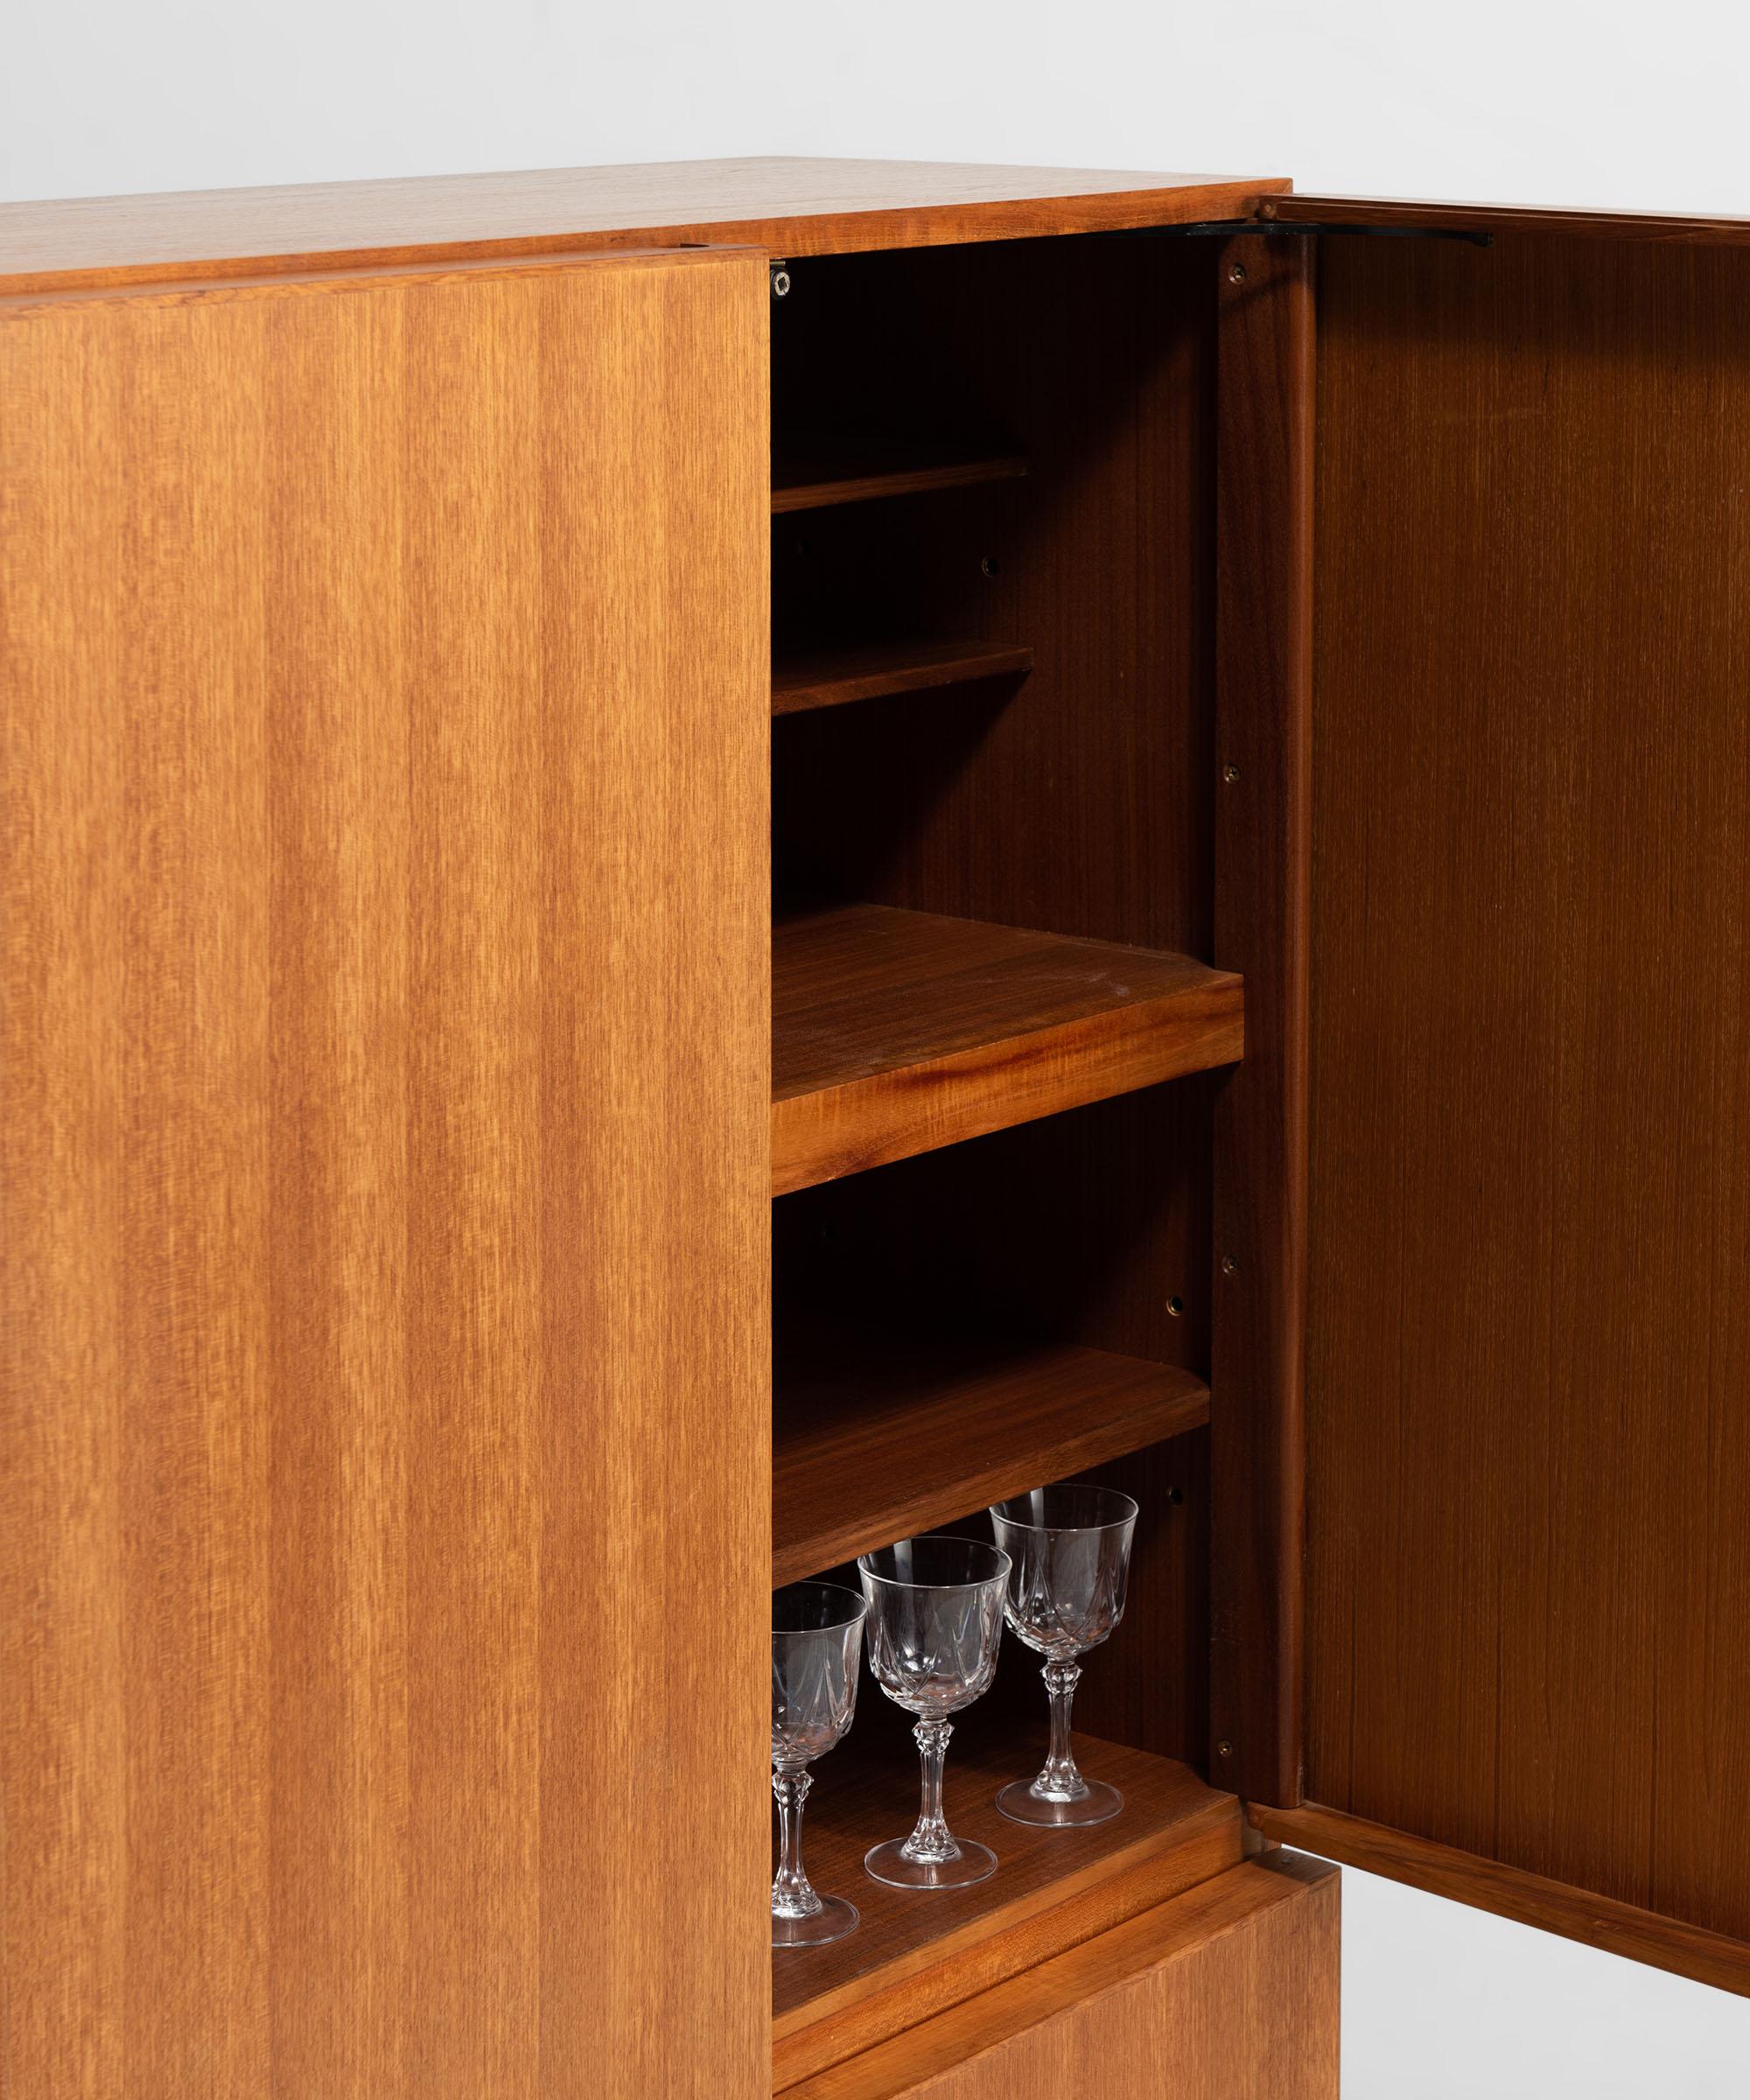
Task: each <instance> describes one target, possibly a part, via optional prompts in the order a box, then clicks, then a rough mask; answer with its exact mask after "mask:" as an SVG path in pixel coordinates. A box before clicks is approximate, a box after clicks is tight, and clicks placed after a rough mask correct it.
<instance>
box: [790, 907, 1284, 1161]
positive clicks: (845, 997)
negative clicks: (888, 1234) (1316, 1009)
mask: <svg viewBox="0 0 1750 2100" xmlns="http://www.w3.org/2000/svg"><path fill="white" fill-rule="evenodd" d="M772 976H773V982H772V998H773V1030H774V1047H773V1061H772V1189H773V1194H774V1195H781V1194H786V1193H787V1192H788V1191H789V1190H792V1189H797V1188H805V1187H809V1186H810V1185H811V1184H813V1183H815V1182H819V1181H825V1180H836V1179H837V1178H838V1177H839V1176H841V1175H844V1174H851V1173H859V1172H861V1171H863V1170H864V1169H865V1168H867V1167H871V1166H879V1165H881V1164H882V1163H883V1162H884V1161H886V1160H892V1159H905V1158H907V1157H908V1156H909V1155H910V1154H912V1153H914V1152H925V1151H929V1150H932V1149H934V1148H935V1147H936V1146H939V1145H952V1144H955V1143H956V1142H958V1141H959V1140H961V1139H963V1138H976V1137H978V1136H980V1135H981V1134H983V1133H984V1132H985V1131H995V1130H1001V1129H1004V1128H1005V1127H1006V1126H1008V1125H1009V1124H1015V1123H1020V1122H1023V1121H1026V1120H1027V1119H1028V1118H1030V1117H1038V1116H1049V1115H1052V1114H1054V1113H1056V1112H1057V1111H1058V1110H1063V1109H1068V1108H1075V1107H1076V1106H1078V1105H1080V1104H1081V1103H1084V1102H1089V1101H1098V1100H1102V1099H1103V1098H1105V1097H1106V1096H1109V1095H1112V1094H1119V1093H1124V1092H1125V1091H1127V1090H1129V1089H1132V1088H1137V1087H1147V1086H1152V1085H1154V1084H1156V1083H1157V1082H1159V1081H1162V1080H1166V1079H1173V1078H1177V1077H1179V1076H1180V1075H1181V1074H1184V1073H1187V1072H1197V1071H1203V1070H1207V1069H1208V1068H1209V1067H1211V1066H1214V1065H1221V1064H1227V1063H1229V1062H1231V1061H1233V1060H1234V1059H1236V1058H1237V1057H1238V1056H1239V1055H1240V1054H1241V1051H1242V1048H1243V1033H1244V1031H1243V1010H1242V999H1241V985H1240V980H1239V978H1238V977H1235V976H1233V975H1232V974H1231V973H1230V972H1222V971H1218V970H1208V969H1206V968H1205V966H1204V965H1203V964H1202V963H1194V962H1193V961H1192V960H1191V959H1190V958H1189V957H1188V956H1171V955H1161V954H1157V953H1153V952H1151V951H1150V950H1148V949H1134V948H1124V947H1120V946H1118V945H1117V944H1116V943H1113V942H1101V941H1072V940H1065V939H1063V938H1061V936H1059V935H1052V934H1036V933H1027V932H1024V931H1023V930H1021V929H1020V928H1016V927H1005V926H984V925H980V924H978V923H977V921H972V920H966V919H944V918H942V917H940V916H938V915H936V914H928V913H922V912H903V911H896V910H893V909H891V908H888V907H883V906H879V905H847V906H842V907H836V908H834V909H831V910H828V911H821V912H810V913H804V914H798V915H796V916H795V917H791V918H787V919H782V920H781V921H779V923H778V925H777V927H776V928H775V930H774V939H773V973H772Z"/></svg>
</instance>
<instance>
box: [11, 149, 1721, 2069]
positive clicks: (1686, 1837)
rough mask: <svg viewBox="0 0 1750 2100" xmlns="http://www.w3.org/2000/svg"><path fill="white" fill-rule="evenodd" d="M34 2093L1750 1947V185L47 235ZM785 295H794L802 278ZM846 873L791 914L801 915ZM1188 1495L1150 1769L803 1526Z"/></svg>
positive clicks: (1001, 2017) (34, 1420) (1254, 2064)
mask: <svg viewBox="0 0 1750 2100" xmlns="http://www.w3.org/2000/svg"><path fill="white" fill-rule="evenodd" d="M0 271H4V283H0V386H3V387H4V416H0V448H4V458H0V592H4V598H3V599H0V650H3V651H4V693H3V694H0V698H4V709H5V715H6V739H7V741H6V746H5V758H4V787H5V796H6V821H5V825H4V838H0V853H4V864H5V872H4V885H5V900H6V901H5V911H6V921H5V951H4V952H5V964H4V969H5V979H4V988H5V1009H4V1012H5V1031H6V1035H5V1105H4V1124H0V1143H4V1204H5V1213H4V1264H5V1277H6V1298H5V1316H4V1346H5V1352H6V1357H5V1362H6V1380H5V1417H4V1471H0V1573H3V1574H4V1590H0V1643H4V1686H5V1697H4V1704H0V1779H4V1810H5V1824H4V1830H5V1836H4V1845H5V1861H4V1920H5V1963H6V1981H5V1991H4V2026H0V2083H4V2084H5V2086H6V2089H7V2091H8V2093H9V2094H11V2095H13V2096H17V2100H50V2096H52V2100H73V2096H84V2100H145V2096H154V2100H156V2096H178V2100H186V2096H190V2095H205V2094H213V2095H221V2094H222V2095H227V2096H239V2100H258V2096H259V2100H269V2096H272V2100H294V2096H296V2100H306V2096H307V2100H354V2096H360V2100H363V2096H370V2100H397V2096H400V2100H442V2096H458V2100H459V2096H482V2095H488V2094H489V2095H492V2096H494V2100H497V2096H512V2095H523V2096H531V2100H532V2096H536V2095H540V2096H542V2100H545V2096H562V2095H573V2094H577V2095H581V2094H585V2093H588V2094H591V2095H594V2094H598V2093H604V2092H606V2093H609V2094H613V2095H615V2096H625V2100H634V2096H650V2095H655V2094H662V2095H673V2096H711V2100H757V2096H760V2095H761V2094H765V2093H767V2092H770V2091H772V2090H774V2089H778V2090H781V2091H783V2092H786V2093H788V2094H790V2095H792V2096H795V2100H851V2096H857V2100H888V2096H897V2095H900V2094H908V2095H924V2094H928V2095H930V2096H939V2100H984V2096H991V2100H1023V2096H1031V2095H1033V2094H1039V2095H1044V2094H1047V2093H1058V2092H1061V2091H1068V2090H1071V2089H1074V2090H1075V2092H1077V2093H1078V2094H1082V2095H1086V2096H1089V2100H1096V2096H1103V2095H1108V2096H1120V2095H1129V2094H1131V2093H1136V2092H1142V2091H1151V2090H1153V2089H1155V2088H1156V2086H1157V2085H1159V2084H1162V2083H1164V2082H1169V2081H1170V2082H1172V2084H1173V2090H1174V2091H1175V2092H1177V2093H1181V2094H1184V2095H1186V2096H1187V2100H1226V2096H1242V2095H1245V2096H1253V2095H1256V2096H1259V2100H1262V2096H1266V2095H1268V2096H1271V2100H1315V2096H1328V2095H1330V2094H1331V2093H1332V2092H1333V2091H1334V2088H1335V2082H1336V1950H1337V1940H1336V1934H1337V1880H1336V1874H1335V1871H1334V1869H1331V1868H1328V1867H1325V1866H1315V1865H1313V1864H1311V1863H1310V1862H1308V1861H1307V1860H1306V1859H1301V1858H1299V1857H1298V1856H1297V1855H1296V1853H1294V1852H1292V1851H1291V1852H1285V1851H1282V1850H1280V1849H1278V1847H1279V1845H1288V1846H1290V1847H1300V1848H1304V1849H1306V1850H1310V1851H1313V1852H1318V1853H1320V1854H1321V1855H1323V1856H1324V1857H1326V1858H1328V1859H1339V1860H1348V1861H1353V1862H1355V1863H1358V1864H1360V1865H1362V1866H1368V1867H1370V1868H1373V1869H1375V1870H1376V1871H1380V1872H1383V1873H1389V1874H1395V1875H1397V1876H1398V1877H1400V1878H1401V1879H1404V1880H1408V1881H1411V1882H1415V1883H1418V1884H1419V1885H1421V1886H1423V1887H1427V1888H1431V1889H1434V1890H1436V1891H1438V1892H1439V1893H1441V1894H1448V1895H1452V1896H1455V1897H1458V1898H1460V1899H1461V1900H1463V1901H1470V1902H1474V1903H1480V1904H1483V1905H1486V1906H1488V1907H1490V1908H1495V1909H1498V1910H1502V1911H1504V1912H1506V1913H1507V1914H1509V1915H1512V1916H1516V1917H1519V1918H1523V1919H1528V1920H1530V1921H1531V1922H1536V1923H1538V1924H1542V1925H1545V1926H1548V1927H1550V1928H1551V1929H1555V1930H1557V1931H1560V1932H1566V1933H1570V1934H1573V1935H1575V1936H1579V1937H1582V1938H1586V1939H1589V1940H1591V1941H1593V1942H1594V1943H1598V1944H1600V1945H1603V1946H1607V1947H1609V1948H1612V1949H1614V1950H1616V1951H1618V1952H1620V1953H1625V1954H1629V1955H1633V1956H1635V1957H1639V1958H1641V1959H1642V1960H1645V1961H1649V1962H1654V1963H1657V1964H1662V1965H1663V1966H1665V1967H1668V1968H1670V1969H1674V1970H1677V1971H1683V1972H1684V1973H1687V1974H1690V1975H1693V1976H1698V1977H1701V1978H1705V1979H1706V1980H1707V1981H1709V1982H1711V1983H1713V1984H1716V1985H1722V1986H1725V1987H1726V1988H1729V1989H1733V1990H1738V1991H1750V1852H1747V1849H1746V1847H1745V1845H1744V1843H1743V1832H1744V1829H1745V1826H1746V1823H1747V1819H1750V1434H1747V1430H1750V1397H1747V1383H1746V1373H1745V1369H1744V1366H1745V1363H1746V1362H1747V1361H1750V705H1747V704H1746V699H1747V694H1750V590H1747V588H1746V585H1747V578H1750V494H1747V490H1750V476H1747V461H1750V348H1747V332H1746V322H1747V318H1750V233H1747V229H1746V228H1744V227H1741V226H1739V225H1736V224H1733V223H1726V222H1699V221H1698V222H1689V221H1672V220H1644V221H1642V220H1634V219H1627V218H1596V217H1588V216H1586V215H1583V214H1539V213H1525V212H1509V211H1501V210H1473V209H1469V208H1465V207H1444V206H1434V205H1427V206H1424V205H1402V204H1385V203H1378V204H1376V203H1365V202H1355V201H1353V200H1332V199H1309V198H1303V197H1299V196H1296V195H1293V194H1292V193H1291V192H1290V191H1289V188H1288V186H1287V185H1285V184H1284V183H1281V182H1276V181H1250V182H1225V181H1223V182H1217V181H1213V180H1208V179H1202V178H1197V177H1172V176H1163V177H1138V176H1129V175H1108V174H1087V175H1084V174H1073V173H1068V172H1063V171H1056V170H1027V169H1021V170H1003V169H983V168H955V167H936V166H919V167H910V166H904V165H879V164H867V163H856V162H847V163H833V162H806V161H798V162H784V161H758V162H731V163H722V164H702V165H681V166H675V167H657V168H644V169H627V170H597V171H584V172H571V173H564V174H550V175H528V176H502V177H493V178H470V179H453V180H440V181H431V182H389V183H367V184H358V185H353V186H344V187H339V188H335V189H327V190H287V191H272V192H254V193H236V194H235V195H216V194H215V195H211V196H193V197H185V198H168V199H123V200H107V201H106V200H99V201H95V202H85V203H71V204H66V205H45V206H15V207H4V209H0ZM780 295H781V296H780ZM774 907H775V908H774ZM1087 1470H1097V1471H1099V1472H1100V1473H1101V1474H1102V1476H1103V1477H1107V1478H1112V1479H1115V1480H1117V1481H1121V1482H1124V1483H1126V1484H1128V1485H1129V1486H1131V1488H1133V1490H1134V1492H1135V1493H1136V1494H1137V1495H1138V1499H1139V1501H1140V1502H1141V1503H1142V1506H1143V1512H1144V1515H1143V1519H1142V1523H1141V1526H1140V1530H1139V1534H1138V1543H1137V1555H1136V1566H1135V1573H1134V1579H1133V1586H1132V1597H1131V1610H1130V1613H1129V1614H1128V1616H1127V1618H1126V1621H1125V1623H1124V1627H1123V1628H1121V1630H1120V1632H1119V1633H1118V1635H1117V1636H1116V1637H1115V1638H1114V1639H1113V1641H1112V1642H1110V1644H1109V1646H1108V1647H1106V1648H1105V1649H1102V1650H1101V1651H1100V1652H1099V1653H1098V1654H1096V1656H1092V1657H1090V1658H1089V1666H1088V1670H1087V1675H1086V1678H1085V1681H1084V1684H1083V1687H1082V1694H1081V1697H1080V1699H1079V1701H1078V1715H1077V1718H1078V1722H1079V1723H1081V1724H1082V1726H1084V1727H1085V1729H1086V1731H1087V1732H1088V1734H1089V1737H1090V1738H1091V1739H1092V1740H1091V1742H1090V1744H1089V1748H1088V1752H1087V1757H1086V1762H1087V1763H1088V1764H1089V1767H1090V1768H1093V1769H1095V1770H1096V1771H1099V1772H1101V1773H1103V1775H1110V1777H1112V1778H1113V1779H1115V1780H1116V1781H1117V1782H1118V1783H1119V1784H1120V1785H1121V1786H1122V1787H1123V1789H1124V1792H1125V1795H1126V1797H1127V1804H1128V1805H1127V1809H1126V1812H1125V1814H1124V1816H1123V1817H1120V1818H1119V1819H1118V1820H1117V1822H1115V1823H1113V1824H1108V1825H1105V1826H1103V1827H1102V1828H1100V1829H1098V1830H1096V1831H1088V1832H1082V1833H1062V1832H1037V1831H1025V1830H1022V1829H1020V1828H1019V1826H1012V1825H1006V1824H1005V1825H1001V1826H998V1825H997V1824H996V1818H995V1815H994V1810H992V1809H991V1805H990V1803H991V1795H992V1793H993V1792H994V1790H995V1788H996V1786H997V1784H998V1782H999V1781H1000V1780H1001V1779H1003V1778H1005V1777H1008V1776H1010V1775H1012V1774H1013V1773H1015V1772H1016V1771H1018V1770H1020V1769H1022V1768H1023V1761H1024V1759H1025V1756H1026V1750H1027V1740H1026V1739H1027V1735H1028V1732H1029V1731H1031V1730H1033V1729H1035V1728H1036V1727H1037V1725H1038V1723H1039V1721H1040V1706H1041V1700H1040V1692H1039V1688H1038V1684H1037V1680H1036V1677H1035V1676H1034V1673H1033V1670H1032V1669H1031V1668H1029V1667H1028V1666H1027V1664H1026V1658H1024V1657H1023V1656H1021V1655H1019V1653H1018V1652H1016V1651H1014V1650H1011V1652H1010V1654H1009V1655H1008V1656H1007V1657H1006V1658H1005V1663H1004V1666H1003V1670H1002V1671H1001V1672H1000V1673H999V1677H998V1684H997V1687H996V1689H995V1691H993V1692H992V1694H991V1696H990V1698H988V1699H987V1700H986V1701H984V1703H983V1705H981V1706H980V1707H979V1708H977V1709H975V1710H974V1712H972V1713H971V1714H970V1716H969V1717H968V1718H967V1719H966V1722H965V1725H964V1726H963V1728H962V1729H961V1730H960V1731H959V1733H958V1734H957V1736H956V1744H955V1748H954V1751H953V1754H952V1755H951V1758H950V1761H949V1806H950V1810H951V1812H952V1815H953V1817H954V1820H955V1821H956V1825H957V1827H959V1828H961V1829H963V1831H966V1833H967V1834H969V1835H972V1836H989V1835H991V1833H992V1831H993V1830H995V1831H996V1832H997V1834H996V1836H995V1840H994V1841H995V1842H996V1845H997V1849H998V1852H999V1853H1000V1854H1001V1855H1002V1861H1003V1864H1002V1868H1001V1870H1000V1872H999V1873H998V1876H997V1877H996V1879H995V1880H992V1881H991V1882H989V1883H987V1884H985V1885H984V1886H983V1887H979V1888H976V1889H972V1890H968V1891H964V1892H960V1893H958V1894H954V1895H951V1896H943V1897H939V1898H935V1899H930V1898H919V1897H908V1896H906V1895H904V1894H901V1893H900V1892H893V1891H886V1890H882V1889H879V1887H877V1886H876V1885H875V1884H873V1883H870V1882H866V1881H861V1880H859V1875H860V1867H859V1864H858V1863H859V1861H860V1859H861V1855H862V1852H863V1850H864V1849H865V1846H866V1845H868V1844H870V1843H871V1842H873V1841H874V1840H875V1839H876V1838H879V1837H884V1836H891V1835H893V1834H895V1833H896V1832H897V1831H900V1830H901V1829H903V1828H904V1827H905V1824H906V1823H907V1820H908V1818H909V1812H910V1809H911V1805H912V1801H913V1796H912V1786H913V1776H914V1768H913V1763H912V1752H911V1747H910V1743H909V1740H908V1737H907V1733H906V1729H905V1724H904V1720H903V1718H902V1717H901V1716H900V1715H899V1714H898V1713H897V1712H895V1711H894V1710H893V1709H892V1708H889V1707H886V1705H884V1703H883V1702H882V1701H881V1699H880V1698H879V1696H878V1695H877V1694H876V1693H875V1691H873V1690H872V1688H871V1687H869V1686H868V1685H867V1684H865V1690H864V1695H863V1701H862V1712H861V1713H860V1715H859V1718H858V1724H857V1726H856V1729H855V1730H854V1732H853V1733H852V1735H851V1738H850V1740H849V1741H848V1742H847V1743H846V1744H845V1745H844V1747H842V1748H841V1749H840V1750H838V1751H837V1752H836V1753H834V1754H833V1755H832V1757H831V1758H830V1759H829V1760H827V1761H824V1762H823V1764H822V1765H821V1766H820V1767H819V1768H817V1772H816V1782H817V1783H816V1789H815V1793H814V1796H813V1800H812V1802H811V1803H810V1807H809V1816H808V1822H807V1840H808V1853H809V1863H810V1866H811V1868H812V1870H813V1871H814V1873H815V1875H816V1880H818V1881H819V1882H820V1883H821V1884H822V1886H823V1887H846V1888H854V1890H855V1893H856V1895H857V1900H858V1901H859V1902H860V1903H861V1905H862V1907H863V1910H864V1926H863V1929H862V1930H861V1931H860V1932H859V1933H858V1935H856V1936H853V1937H852V1938H851V1939H849V1940H847V1941H844V1942H843V1943H840V1944H838V1945H837V1946H835V1947H832V1948H830V1949H826V1950H818V1951H816V1952H814V1953H811V1954H806V1955H802V1956H786V1957H783V1958H782V1959H781V1960H780V1961H779V1962H778V1963H777V1964H775V1965H774V1963H773V1961H772V1959H771V1958H770V1957H769V1956H768V1951H767V1918H766V1902H767V1881H768V1879H769V1872H770V1855H769V1850H768V1845H769V1833H768V1830H767V1806H766V1803H767V1761H766V1758H767V1742H766V1739H765V1736H764V1734H763V1733H762V1731H761V1727H760V1721H761V1719H762V1713H761V1706H762V1702H763V1699H764V1675H765V1673H764V1672H763V1671H762V1670H761V1668H760V1664H761V1663H762V1661H763V1660H764V1659H765V1646H764V1644H765V1640H766V1628H767V1621H766V1618H765V1616H764V1607H765V1601H766V1598H767V1593H768V1590H769V1588H770V1586H771V1585H772V1584H773V1583H774V1582H781V1581H786V1580H788V1579H793V1578H795V1577H796V1576H800V1575H802V1574H806V1573H810V1572H823V1571H826V1570H829V1569H831V1568H833V1567H835V1566H838V1565H842V1564H843V1563H844V1562H845V1561H847V1560H848V1559H849V1558H851V1557H852V1556H853V1555H854V1554H856V1553H857V1552H858V1551H861V1550H862V1549H864V1548H865V1547H867V1546H870V1545H873V1544H879V1543H881V1542H883V1541H885V1540H886V1539H889V1538H892V1537H896V1536H899V1535H900V1534H902V1533H904V1532H906V1531H907V1530H914V1529H919V1528H922V1527H926V1526H928V1525H932V1524H937V1523H953V1522H955V1521H956V1520H959V1519H962V1518H964V1517H966V1516H968V1515H969V1513H972V1512H976V1511H977V1510H979V1509H981V1508H982V1506H983V1505H984V1503H985V1502H987V1501H988V1500H990V1499H991V1498H992V1497H993V1496H995V1495H1001V1494H1006V1493H1011V1492H1015V1491H1018V1490H1019V1489H1020V1488H1025V1487H1027V1486H1031V1485H1033V1484H1035V1483H1037V1482H1040V1481H1045V1480H1049V1479H1052V1478H1056V1477H1060V1476H1061V1475H1063V1474H1068V1473H1074V1472H1082V1471H1087Z"/></svg>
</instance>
